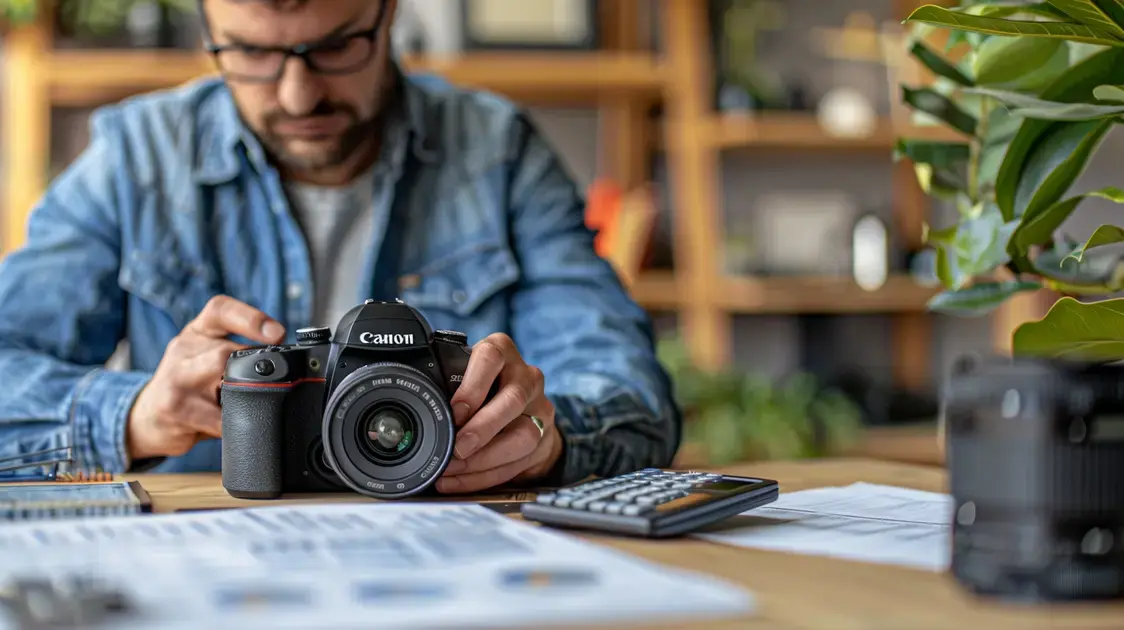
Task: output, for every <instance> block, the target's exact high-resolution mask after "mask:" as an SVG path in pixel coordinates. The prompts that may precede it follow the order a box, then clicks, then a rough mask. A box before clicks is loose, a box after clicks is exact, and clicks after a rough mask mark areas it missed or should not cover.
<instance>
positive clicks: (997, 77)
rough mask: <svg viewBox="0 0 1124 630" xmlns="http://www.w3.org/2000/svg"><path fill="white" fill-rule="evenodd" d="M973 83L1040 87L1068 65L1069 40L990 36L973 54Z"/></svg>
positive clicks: (1038, 88) (1023, 88)
mask: <svg viewBox="0 0 1124 630" xmlns="http://www.w3.org/2000/svg"><path fill="white" fill-rule="evenodd" d="M972 68H973V72H974V73H975V77H976V84H977V85H982V86H991V87H997V88H1004V89H1009V90H1029V91H1033V92H1038V91H1041V90H1042V89H1043V88H1045V87H1046V85H1048V84H1049V83H1050V82H1051V81H1053V80H1054V79H1056V78H1057V77H1058V75H1060V74H1061V73H1062V72H1064V71H1065V70H1066V69H1067V68H1069V43H1068V42H1065V41H1062V40H1060V39H1041V38H1037V37H992V38H989V39H988V40H987V41H985V42H983V43H982V44H980V46H979V47H978V48H976V50H975V54H974V55H972Z"/></svg>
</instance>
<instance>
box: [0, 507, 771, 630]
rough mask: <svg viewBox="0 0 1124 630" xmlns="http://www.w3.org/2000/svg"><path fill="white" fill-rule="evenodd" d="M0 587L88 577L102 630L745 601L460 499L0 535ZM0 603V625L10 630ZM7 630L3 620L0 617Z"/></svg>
mask: <svg viewBox="0 0 1124 630" xmlns="http://www.w3.org/2000/svg"><path fill="white" fill-rule="evenodd" d="M0 558H2V559H3V561H2V562H0V588H3V586H4V585H5V584H10V583H11V580H13V579H27V578H33V577H36V576H44V577H56V578H58V577H65V576H70V575H79V576H94V577H96V578H97V579H99V580H100V581H102V583H103V584H105V585H106V586H107V587H112V588H116V589H120V591H121V592H122V593H123V594H124V596H125V599H126V600H127V601H129V602H132V604H133V609H134V611H133V613H131V614H128V615H126V616H124V617H123V618H121V619H115V620H113V621H112V622H110V623H108V624H106V627H113V628H120V629H122V630H131V629H133V628H137V629H140V628H143V629H145V630H163V629H177V630H178V629H180V628H184V629H187V628H191V629H193V630H195V629H198V628H208V629H215V630H218V629H220V628H237V629H238V630H252V629H254V628H283V629H289V628H358V627H364V628H374V627H377V628H380V629H385V628H406V629H409V628H423V627H424V628H435V627H441V628H447V627H457V628H464V627H468V628H471V627H480V626H485V627H503V626H517V627H548V626H550V625H551V624H567V625H575V624H582V623H598V624H604V623H612V622H617V621H622V620H628V621H645V620H667V619H674V618H676V617H677V616H680V615H682V616H684V617H686V618H690V619H697V618H700V617H710V616H716V617H737V616H741V615H744V614H747V613H749V612H750V611H751V610H752V606H753V600H752V598H751V596H750V595H749V594H748V593H746V592H744V591H743V590H742V589H740V588H735V587H733V586H731V585H729V584H726V583H724V582H719V581H716V580H713V579H711V578H709V577H706V576H702V575H695V574H688V573H684V572H679V571H677V570H675V569H673V568H669V567H666V566H663V565H655V564H653V563H649V562H646V561H643V560H640V559H637V558H634V557H632V556H629V555H625V554H623V553H619V552H616V551H614V550H611V549H608V548H605V547H601V546H596V545H593V544H592V543H587V542H585V541H582V540H580V539H578V538H576V537H572V536H567V535H564V534H563V533H561V532H558V531H552V530H549V529H547V528H543V527H538V526H535V525H532V524H529V523H525V522H520V521H517V520H515V519H512V518H509V517H504V516H501V515H499V514H496V513H494V512H492V511H490V510H488V509H486V508H484V507H481V506H479V505H474V504H449V503H440V504H425V503H382V504H333V505H297V506H278V507H264V508H252V509H247V510H228V511H214V512H196V513H182V514H169V515H148V516H132V517H114V518H104V519H97V520H90V521H69V522H53V523H52V522H34V523H24V524H19V525H10V526H9V525H5V526H0ZM11 617H12V615H11V614H9V615H8V619H7V620H6V619H5V612H4V607H2V606H0V628H3V629H5V630H7V628H15V627H18V624H16V623H15V621H14V620H12V619H11ZM6 621H7V625H6V624H5V622H6Z"/></svg>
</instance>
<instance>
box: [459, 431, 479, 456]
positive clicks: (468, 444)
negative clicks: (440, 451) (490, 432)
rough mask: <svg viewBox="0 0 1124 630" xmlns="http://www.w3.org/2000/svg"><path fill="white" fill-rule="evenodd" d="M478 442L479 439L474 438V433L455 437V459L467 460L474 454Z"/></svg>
mask: <svg viewBox="0 0 1124 630" xmlns="http://www.w3.org/2000/svg"><path fill="white" fill-rule="evenodd" d="M479 441H480V438H478V437H476V434H475V433H465V434H462V435H459V436H457V448H456V451H457V457H459V458H461V459H468V458H469V457H470V456H472V454H473V453H474V452H476V443H477V442H479Z"/></svg>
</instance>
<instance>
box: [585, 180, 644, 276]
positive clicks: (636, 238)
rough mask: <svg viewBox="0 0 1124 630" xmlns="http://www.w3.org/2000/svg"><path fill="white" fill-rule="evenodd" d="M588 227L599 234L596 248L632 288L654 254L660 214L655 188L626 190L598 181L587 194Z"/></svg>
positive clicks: (595, 239) (616, 185)
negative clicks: (654, 240) (657, 208)
mask: <svg viewBox="0 0 1124 630" xmlns="http://www.w3.org/2000/svg"><path fill="white" fill-rule="evenodd" d="M587 199H588V201H587V202H586V215H585V223H586V226H587V227H589V228H590V229H591V230H594V231H596V232H597V235H596V237H595V238H594V247H595V248H596V251H597V254H598V255H599V256H601V257H602V258H605V259H606V260H608V261H609V262H610V264H612V265H613V268H614V269H616V270H617V274H618V275H619V276H620V278H621V282H622V283H623V284H624V285H625V286H631V285H632V284H633V283H634V282H635V281H636V278H637V277H638V276H639V275H640V272H641V271H642V270H643V268H644V266H645V263H646V262H647V261H648V260H649V259H650V258H651V255H652V235H653V232H654V231H655V225H656V221H657V218H658V217H657V215H658V211H657V210H656V199H655V195H654V192H653V187H651V186H644V187H640V188H637V189H635V190H630V191H625V190H623V189H622V188H621V187H620V186H619V185H618V184H617V183H616V182H614V181H611V180H607V179H599V180H597V181H595V182H593V184H591V185H590V187H589V190H588V191H587Z"/></svg>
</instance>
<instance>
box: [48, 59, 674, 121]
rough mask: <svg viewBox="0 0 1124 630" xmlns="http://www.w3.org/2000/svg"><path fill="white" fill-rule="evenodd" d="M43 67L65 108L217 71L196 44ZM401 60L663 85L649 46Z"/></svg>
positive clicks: (631, 88) (562, 97) (627, 85)
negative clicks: (625, 49)
mask: <svg viewBox="0 0 1124 630" xmlns="http://www.w3.org/2000/svg"><path fill="white" fill-rule="evenodd" d="M44 66H45V71H46V75H47V78H48V81H49V84H50V89H51V97H52V102H53V103H54V104H55V105H58V106H64V107H94V106H97V105H100V104H102V103H105V102H109V101H111V100H115V99H119V98H122V97H125V96H128V95H131V94H137V93H141V92H145V91H149V90H155V89H162V88H168V87H173V86H176V85H179V84H182V83H184V82H187V81H191V80H193V79H196V78H198V77H201V76H204V75H208V74H213V73H214V72H215V68H214V66H213V65H212V62H211V60H210V59H209V58H208V57H207V56H206V55H203V54H201V53H199V52H196V51H162V50H55V51H52V52H51V54H50V55H49V57H48V58H47V60H46V63H45V64H44ZM403 66H404V67H405V69H406V70H407V71H408V72H411V73H434V74H439V75H442V76H444V77H446V78H447V79H448V80H449V81H450V82H452V83H455V84H457V85H461V86H465V87H474V88H479V89H485V90H489V91H492V92H496V93H499V94H503V95H505V96H508V97H510V98H512V99H515V100H521V101H531V102H535V103H542V104H555V105H592V104H594V103H596V102H597V101H598V100H599V99H601V98H603V97H605V96H610V95H613V94H618V93H627V94H631V95H634V96H635V95H645V94H649V95H650V96H651V98H652V99H653V100H655V99H656V98H658V97H659V94H660V91H661V90H662V89H663V70H662V66H661V65H660V63H659V62H658V60H657V59H656V58H655V57H654V56H653V55H651V54H646V53H620V54H617V53H608V52H596V53H520V54H518V55H511V54H503V53H473V54H470V55H458V56H450V57H433V58H427V59H424V60H423V59H407V60H405V61H404V62H403Z"/></svg>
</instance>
